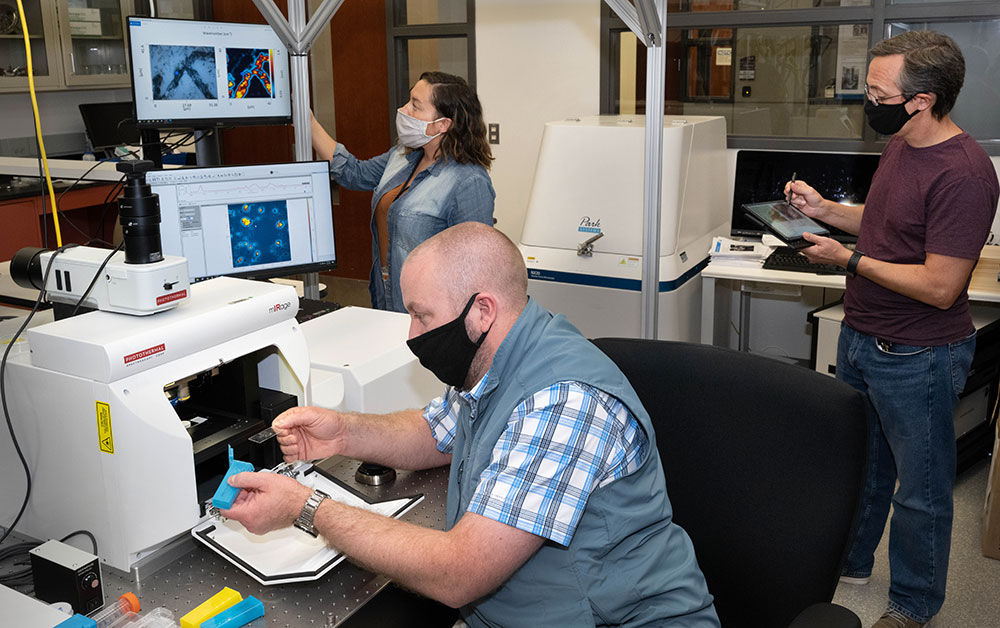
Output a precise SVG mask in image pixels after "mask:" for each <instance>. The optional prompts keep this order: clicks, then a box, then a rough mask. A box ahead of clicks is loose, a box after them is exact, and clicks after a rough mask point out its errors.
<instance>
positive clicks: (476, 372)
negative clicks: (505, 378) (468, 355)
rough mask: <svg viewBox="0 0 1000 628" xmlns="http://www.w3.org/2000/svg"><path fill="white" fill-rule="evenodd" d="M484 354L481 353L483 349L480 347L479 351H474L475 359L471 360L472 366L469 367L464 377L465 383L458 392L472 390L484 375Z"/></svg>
mask: <svg viewBox="0 0 1000 628" xmlns="http://www.w3.org/2000/svg"><path fill="white" fill-rule="evenodd" d="M485 356H486V352H485V351H483V347H482V346H480V347H479V350H478V351H476V355H475V357H473V358H472V364H471V365H469V373H468V375H466V376H465V383H464V384H462V387H461V388H460V389H459V390H472V387H473V386H475V385H476V384H477V383H478V382H479V380H481V379H482V378H483V375H486V370H487V366H486V357H485Z"/></svg>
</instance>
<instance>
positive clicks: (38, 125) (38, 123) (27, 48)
mask: <svg viewBox="0 0 1000 628" xmlns="http://www.w3.org/2000/svg"><path fill="white" fill-rule="evenodd" d="M17 13H18V15H20V17H21V33H22V34H23V35H24V56H25V57H26V59H27V61H28V91H30V92H31V108H32V109H33V110H34V112H35V136H36V137H37V138H38V150H39V152H41V154H42V166H44V168H45V183H46V185H48V187H49V200H50V201H52V222H53V224H55V227H56V246H62V233H61V232H60V231H59V213H58V212H57V211H56V193H55V192H54V191H53V190H52V175H50V174H49V160H48V158H47V157H46V156H45V143H44V142H43V141H42V118H41V116H39V115H38V99H37V98H35V75H34V71H33V70H32V67H31V42H30V41H29V40H28V21H27V20H26V19H25V18H24V6H23V5H22V4H21V0H17ZM42 213H43V215H44V213H45V212H44V208H43V212H42Z"/></svg>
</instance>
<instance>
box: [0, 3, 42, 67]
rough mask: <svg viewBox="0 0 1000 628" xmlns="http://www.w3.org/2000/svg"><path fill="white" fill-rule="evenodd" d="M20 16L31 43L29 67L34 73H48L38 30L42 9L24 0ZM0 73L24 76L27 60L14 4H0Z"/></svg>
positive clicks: (39, 29)
mask: <svg viewBox="0 0 1000 628" xmlns="http://www.w3.org/2000/svg"><path fill="white" fill-rule="evenodd" d="M23 4H24V19H25V21H26V22H27V23H28V38H29V40H30V42H31V69H32V71H33V72H34V73H35V74H36V75H38V76H47V75H48V74H49V61H48V57H46V55H45V39H44V37H45V36H44V35H43V33H42V10H41V7H40V6H39V3H38V2H37V1H36V2H25V3H23ZM0 76H28V60H27V56H26V55H25V54H24V35H23V34H22V33H21V18H20V15H19V14H18V12H17V7H16V6H10V5H8V4H0Z"/></svg>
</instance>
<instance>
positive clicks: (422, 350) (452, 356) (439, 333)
mask: <svg viewBox="0 0 1000 628" xmlns="http://www.w3.org/2000/svg"><path fill="white" fill-rule="evenodd" d="M477 296H479V293H478V292H477V293H476V294H474V295H472V297H471V298H470V299H469V302H468V303H466V304H465V309H464V310H462V313H461V314H459V315H458V318H456V319H455V320H453V321H451V322H449V323H445V324H444V325H441V326H440V327H435V328H434V329H432V330H430V331H428V332H425V333H422V334H420V335H419V336H417V337H416V338H412V339H410V340H407V341H406V344H407V346H409V347H410V351H412V352H413V355H415V356H417V359H418V360H420V364H421V365H422V366H423V367H424V368H425V369H427V370H428V371H430V372H431V373H434V375H435V376H436V377H437V378H438V379H439V380H441V381H442V382H444V383H445V384H448V385H449V386H454V387H455V388H459V387H461V386H462V385H463V384H465V378H466V377H468V376H469V367H471V366H472V359H473V358H474V357H476V352H477V351H479V347H480V345H482V344H483V341H484V340H486V334H488V333H490V329H493V326H492V325H490V329H487V330H486V331H484V332H483V335H481V336H480V337H479V340H477V341H475V342H472V341H471V340H469V333H468V332H467V331H466V330H465V317H466V316H468V314H469V310H471V309H472V304H473V302H475V300H476V297H477Z"/></svg>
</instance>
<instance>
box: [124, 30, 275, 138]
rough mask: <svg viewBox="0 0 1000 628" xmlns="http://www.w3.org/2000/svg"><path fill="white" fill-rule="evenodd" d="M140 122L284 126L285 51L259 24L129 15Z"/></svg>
mask: <svg viewBox="0 0 1000 628" xmlns="http://www.w3.org/2000/svg"><path fill="white" fill-rule="evenodd" d="M128 32H129V51H130V55H131V61H132V66H131V67H132V95H133V99H134V100H135V107H136V118H137V119H138V125H139V127H140V128H178V127H181V128H207V127H215V126H236V125H248V124H288V123H289V122H290V121H291V114H292V103H291V97H290V92H291V90H290V89H289V75H288V51H287V49H286V48H285V45H284V44H283V43H281V40H280V39H278V36H277V35H276V34H275V33H274V30H273V29H272V28H271V27H270V26H268V25H266V24H235V23H228V22H196V21H192V20H172V19H161V18H149V17H129V18H128Z"/></svg>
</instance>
